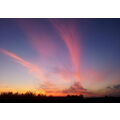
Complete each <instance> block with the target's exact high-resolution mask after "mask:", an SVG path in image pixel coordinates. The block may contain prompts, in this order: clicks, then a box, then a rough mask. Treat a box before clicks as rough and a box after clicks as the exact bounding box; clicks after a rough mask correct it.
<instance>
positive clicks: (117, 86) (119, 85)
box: [107, 84, 120, 89]
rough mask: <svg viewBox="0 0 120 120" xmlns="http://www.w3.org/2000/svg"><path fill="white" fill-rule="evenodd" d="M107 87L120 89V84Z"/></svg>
mask: <svg viewBox="0 0 120 120" xmlns="http://www.w3.org/2000/svg"><path fill="white" fill-rule="evenodd" d="M107 89H120V84H117V85H114V86H108V87H107Z"/></svg>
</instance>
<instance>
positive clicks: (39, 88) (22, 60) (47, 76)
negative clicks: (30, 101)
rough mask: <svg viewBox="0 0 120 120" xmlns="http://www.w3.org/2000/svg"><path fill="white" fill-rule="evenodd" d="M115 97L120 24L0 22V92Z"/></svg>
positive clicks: (100, 21)
mask: <svg viewBox="0 0 120 120" xmlns="http://www.w3.org/2000/svg"><path fill="white" fill-rule="evenodd" d="M8 91H12V92H20V93H24V92H27V91H32V92H34V93H42V94H46V95H54V96H65V95H68V94H70V95H79V94H83V95H84V96H104V95H114V96H120V19H0V92H8Z"/></svg>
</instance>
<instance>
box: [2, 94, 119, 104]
mask: <svg viewBox="0 0 120 120" xmlns="http://www.w3.org/2000/svg"><path fill="white" fill-rule="evenodd" d="M0 103H120V97H108V96H106V97H94V98H84V97H83V95H79V96H70V95H68V96H65V97H53V96H45V95H37V96H36V95H34V94H33V93H26V94H18V93H16V94H13V93H11V92H9V93H2V94H1V95H0Z"/></svg>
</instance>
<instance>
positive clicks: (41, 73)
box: [0, 48, 47, 82]
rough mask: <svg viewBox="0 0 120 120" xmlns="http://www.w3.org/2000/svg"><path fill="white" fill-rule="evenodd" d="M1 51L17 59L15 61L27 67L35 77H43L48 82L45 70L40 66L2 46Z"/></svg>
mask: <svg viewBox="0 0 120 120" xmlns="http://www.w3.org/2000/svg"><path fill="white" fill-rule="evenodd" d="M0 52H1V53H3V54H5V55H7V56H9V57H11V58H13V59H14V60H15V62H17V63H19V64H21V65H22V66H23V67H25V68H27V70H28V71H29V73H30V74H32V75H33V76H34V77H36V78H39V79H42V80H44V82H47V79H46V77H45V76H44V71H43V70H42V69H40V68H39V67H37V66H36V65H34V64H32V63H30V62H28V61H26V60H24V59H22V58H20V57H19V56H17V55H15V54H14V53H12V52H9V51H7V50H5V49H2V48H0Z"/></svg>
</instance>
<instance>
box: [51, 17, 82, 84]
mask: <svg viewBox="0 0 120 120" xmlns="http://www.w3.org/2000/svg"><path fill="white" fill-rule="evenodd" d="M50 22H51V23H52V25H53V26H54V27H55V28H56V30H57V31H58V34H59V35H60V36H61V38H62V39H63V40H64V42H65V44H66V46H67V48H68V51H69V54H70V58H71V61H72V64H73V67H74V69H75V78H76V80H77V81H78V82H80V81H81V77H80V56H81V49H80V44H79V37H78V34H77V31H76V28H75V25H74V24H73V22H72V21H71V22H70V21H61V20H56V19H50Z"/></svg>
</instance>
